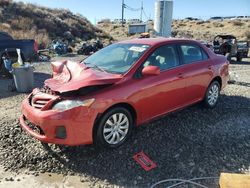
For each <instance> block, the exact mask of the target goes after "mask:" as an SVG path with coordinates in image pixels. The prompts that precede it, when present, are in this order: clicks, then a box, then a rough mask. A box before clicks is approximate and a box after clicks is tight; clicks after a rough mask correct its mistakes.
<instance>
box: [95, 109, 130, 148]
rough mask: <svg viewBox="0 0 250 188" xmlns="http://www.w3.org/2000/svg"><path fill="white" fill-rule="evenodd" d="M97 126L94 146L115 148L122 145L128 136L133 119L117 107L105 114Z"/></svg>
mask: <svg viewBox="0 0 250 188" xmlns="http://www.w3.org/2000/svg"><path fill="white" fill-rule="evenodd" d="M98 126H99V127H98V129H97V133H96V136H95V142H96V144H97V145H99V146H104V147H108V148H115V147H118V146H120V145H122V144H123V143H124V142H125V141H126V140H127V139H128V137H129V136H130V134H131V130H132V126H133V118H132V115H131V113H130V112H129V111H128V110H127V109H125V108H122V107H117V108H113V109H111V110H110V111H108V112H106V113H105V114H104V115H103V116H102V118H101V120H100V121H99V125H98Z"/></svg>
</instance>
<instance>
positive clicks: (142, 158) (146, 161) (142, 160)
mask: <svg viewBox="0 0 250 188" xmlns="http://www.w3.org/2000/svg"><path fill="white" fill-rule="evenodd" d="M133 159H134V160H135V161H136V162H137V163H139V164H140V165H141V167H142V168H143V169H144V170H145V171H149V170H152V169H153V168H156V164H155V163H154V162H153V161H152V160H151V159H150V158H149V157H148V156H146V154H145V153H144V152H143V151H141V152H140V153H137V154H135V155H134V156H133Z"/></svg>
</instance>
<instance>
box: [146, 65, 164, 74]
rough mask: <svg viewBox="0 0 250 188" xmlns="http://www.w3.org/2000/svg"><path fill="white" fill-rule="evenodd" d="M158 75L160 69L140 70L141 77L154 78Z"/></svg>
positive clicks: (147, 67) (149, 67) (154, 67)
mask: <svg viewBox="0 0 250 188" xmlns="http://www.w3.org/2000/svg"><path fill="white" fill-rule="evenodd" d="M159 74H160V67H158V66H151V65H149V66H146V67H144V68H143V69H142V75H143V76H150V75H151V76H156V75H159Z"/></svg>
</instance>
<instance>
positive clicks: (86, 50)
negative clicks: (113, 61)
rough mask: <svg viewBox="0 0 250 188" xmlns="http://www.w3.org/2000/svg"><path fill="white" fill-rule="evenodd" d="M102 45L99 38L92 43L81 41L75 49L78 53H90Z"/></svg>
mask: <svg viewBox="0 0 250 188" xmlns="http://www.w3.org/2000/svg"><path fill="white" fill-rule="evenodd" d="M103 47H104V46H103V44H102V42H101V41H100V40H97V41H94V42H93V43H91V44H89V43H83V44H82V46H81V47H80V49H78V50H77V54H79V55H90V54H91V53H94V52H97V51H98V50H100V49H102V48H103Z"/></svg>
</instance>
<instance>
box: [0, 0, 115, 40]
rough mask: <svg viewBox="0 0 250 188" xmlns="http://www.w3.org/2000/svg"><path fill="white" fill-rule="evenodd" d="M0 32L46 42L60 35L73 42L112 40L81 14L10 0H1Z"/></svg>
mask: <svg viewBox="0 0 250 188" xmlns="http://www.w3.org/2000/svg"><path fill="white" fill-rule="evenodd" d="M0 31H5V32H8V33H9V34H11V35H12V36H13V37H14V38H15V39H30V38H34V39H36V40H37V41H38V42H45V43H46V44H48V43H50V42H51V40H53V39H56V38H63V37H64V38H65V37H67V38H70V39H71V40H72V41H73V42H80V41H85V40H91V39H96V38H100V40H102V41H103V42H109V40H110V39H111V40H112V37H110V35H108V34H106V33H105V32H103V31H102V30H101V29H98V28H96V27H95V26H93V25H92V24H91V23H90V22H89V21H88V20H87V19H86V18H85V17H83V16H81V15H80V14H73V13H72V12H70V11H69V10H65V9H50V8H46V7H41V6H37V5H32V4H25V3H22V2H18V3H17V2H13V1H12V0H1V1H0Z"/></svg>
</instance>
